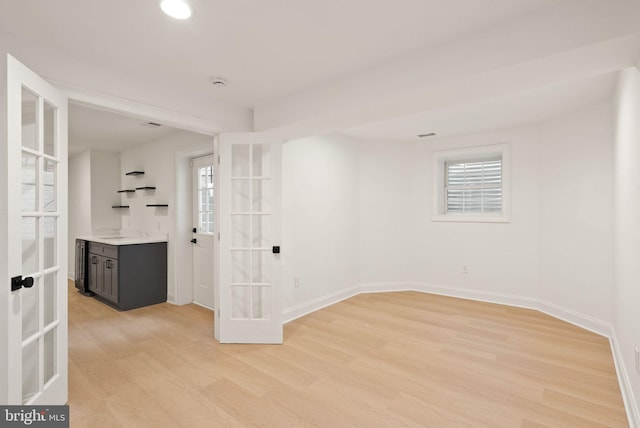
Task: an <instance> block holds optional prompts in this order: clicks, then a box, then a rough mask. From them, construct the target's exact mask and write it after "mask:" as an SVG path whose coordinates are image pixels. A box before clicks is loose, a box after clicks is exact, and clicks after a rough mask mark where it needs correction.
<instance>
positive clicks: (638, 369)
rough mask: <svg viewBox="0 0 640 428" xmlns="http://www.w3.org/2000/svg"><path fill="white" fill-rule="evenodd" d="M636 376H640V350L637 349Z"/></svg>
mask: <svg viewBox="0 0 640 428" xmlns="http://www.w3.org/2000/svg"><path fill="white" fill-rule="evenodd" d="M636 374H640V348H636Z"/></svg>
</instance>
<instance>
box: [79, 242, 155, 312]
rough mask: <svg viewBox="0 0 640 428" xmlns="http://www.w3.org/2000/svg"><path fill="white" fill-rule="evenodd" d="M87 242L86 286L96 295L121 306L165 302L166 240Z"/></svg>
mask: <svg viewBox="0 0 640 428" xmlns="http://www.w3.org/2000/svg"><path fill="white" fill-rule="evenodd" d="M88 244H89V256H88V257H89V263H88V267H89V274H88V281H89V284H88V288H89V290H90V291H92V292H93V293H95V295H96V297H97V298H98V299H100V300H102V301H104V302H106V303H109V304H111V305H112V306H115V307H117V308H118V309H121V310H128V309H135V308H140V307H142V306H148V305H153V304H156V303H162V302H166V300H167V243H166V242H155V243H149V244H134V245H107V244H102V243H99V242H93V241H89V243H88Z"/></svg>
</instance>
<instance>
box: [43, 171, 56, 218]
mask: <svg viewBox="0 0 640 428" xmlns="http://www.w3.org/2000/svg"><path fill="white" fill-rule="evenodd" d="M56 167H57V162H53V161H51V160H49V159H44V171H43V173H42V197H43V199H44V200H43V201H42V202H43V207H42V209H43V211H45V212H54V211H55V210H56Z"/></svg>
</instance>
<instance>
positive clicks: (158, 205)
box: [147, 204, 169, 207]
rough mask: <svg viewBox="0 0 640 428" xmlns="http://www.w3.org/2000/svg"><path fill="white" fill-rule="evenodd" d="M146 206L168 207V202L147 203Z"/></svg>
mask: <svg viewBox="0 0 640 428" xmlns="http://www.w3.org/2000/svg"><path fill="white" fill-rule="evenodd" d="M147 206H148V207H168V206H169V205H168V204H147Z"/></svg>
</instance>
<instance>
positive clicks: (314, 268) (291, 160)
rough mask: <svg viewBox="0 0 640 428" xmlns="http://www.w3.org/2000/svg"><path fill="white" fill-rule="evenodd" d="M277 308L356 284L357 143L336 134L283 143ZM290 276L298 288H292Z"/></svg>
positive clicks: (293, 311)
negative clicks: (279, 299) (280, 287)
mask: <svg viewBox="0 0 640 428" xmlns="http://www.w3.org/2000/svg"><path fill="white" fill-rule="evenodd" d="M282 156H283V159H282V182H283V188H282V207H283V220H282V228H283V237H282V261H283V280H284V281H283V298H284V301H283V308H284V311H285V319H288V318H290V317H291V316H296V315H299V314H300V313H301V312H298V311H304V308H300V307H299V306H300V305H302V306H304V305H305V304H308V303H311V302H314V301H316V300H317V299H322V298H324V297H326V296H328V295H335V294H336V293H337V294H340V293H342V292H344V291H345V290H346V289H349V288H352V287H354V286H356V285H357V284H358V281H359V278H358V236H359V233H358V219H359V218H358V144H357V143H355V142H353V141H351V140H349V139H346V138H343V137H340V136H336V135H330V136H322V137H310V138H304V139H300V140H294V141H289V142H287V143H285V144H284V149H283V155H282ZM294 277H298V278H299V283H300V286H299V287H298V288H295V287H294Z"/></svg>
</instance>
